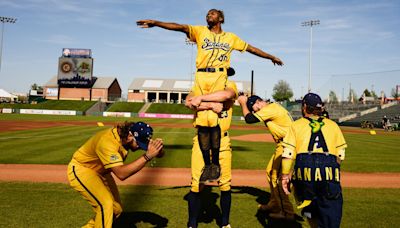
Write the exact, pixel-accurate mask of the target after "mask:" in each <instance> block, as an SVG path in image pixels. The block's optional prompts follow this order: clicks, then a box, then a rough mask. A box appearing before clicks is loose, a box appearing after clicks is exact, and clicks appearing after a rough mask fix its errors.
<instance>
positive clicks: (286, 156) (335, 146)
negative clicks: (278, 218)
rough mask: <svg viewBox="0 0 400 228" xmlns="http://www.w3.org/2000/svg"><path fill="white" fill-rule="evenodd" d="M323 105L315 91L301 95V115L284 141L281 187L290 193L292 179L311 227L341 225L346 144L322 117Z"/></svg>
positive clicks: (331, 125)
mask: <svg viewBox="0 0 400 228" xmlns="http://www.w3.org/2000/svg"><path fill="white" fill-rule="evenodd" d="M322 106H323V103H322V100H321V98H320V97H319V96H318V95H317V94H314V93H308V94H306V95H305V96H304V98H303V102H302V113H303V118H300V119H298V120H296V121H295V122H294V123H293V125H292V126H291V128H290V130H289V132H288V133H287V135H286V136H285V138H284V140H283V146H284V151H283V154H282V157H283V159H282V186H283V190H284V191H285V193H286V194H290V190H289V189H290V188H289V185H288V184H289V181H290V180H291V181H293V185H294V189H295V195H296V197H297V199H298V200H299V201H300V202H302V203H301V205H300V206H299V207H298V208H303V210H302V214H303V215H304V216H306V217H307V218H308V221H309V222H310V225H311V227H340V222H341V218H342V206H343V198H342V190H341V186H340V163H341V162H342V161H343V160H344V158H345V148H346V147H347V144H346V141H345V140H344V137H343V134H342V132H341V130H340V128H339V126H338V125H337V124H336V123H335V122H333V121H332V120H330V119H327V118H325V117H323V116H322ZM294 161H295V165H294V169H293V171H292V166H293V165H292V163H293V162H294ZM290 174H291V175H290Z"/></svg>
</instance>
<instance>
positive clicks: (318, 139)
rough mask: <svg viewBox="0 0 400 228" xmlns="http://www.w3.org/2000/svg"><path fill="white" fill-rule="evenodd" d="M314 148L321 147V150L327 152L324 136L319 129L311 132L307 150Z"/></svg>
mask: <svg viewBox="0 0 400 228" xmlns="http://www.w3.org/2000/svg"><path fill="white" fill-rule="evenodd" d="M314 148H322V151H324V152H328V147H327V146H326V142H325V138H324V135H323V134H322V132H321V131H318V132H317V133H311V138H310V142H309V143H308V151H313V150H314Z"/></svg>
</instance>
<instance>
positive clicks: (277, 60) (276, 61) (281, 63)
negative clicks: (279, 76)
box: [271, 57, 283, 66]
mask: <svg viewBox="0 0 400 228" xmlns="http://www.w3.org/2000/svg"><path fill="white" fill-rule="evenodd" d="M271 61H272V63H273V64H274V65H278V66H282V65H283V62H282V60H280V59H279V58H278V57H274V58H272V59H271Z"/></svg>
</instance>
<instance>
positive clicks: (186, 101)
mask: <svg viewBox="0 0 400 228" xmlns="http://www.w3.org/2000/svg"><path fill="white" fill-rule="evenodd" d="M191 101H192V98H186V100H185V106H186V107H188V108H189V109H191V110H195V109H196V108H195V107H193V105H192V103H191Z"/></svg>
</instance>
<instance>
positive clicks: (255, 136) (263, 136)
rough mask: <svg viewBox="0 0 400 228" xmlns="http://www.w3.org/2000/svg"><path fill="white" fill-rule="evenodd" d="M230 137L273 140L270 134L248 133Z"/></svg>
mask: <svg viewBox="0 0 400 228" xmlns="http://www.w3.org/2000/svg"><path fill="white" fill-rule="evenodd" d="M231 139H234V140H240V141H246V142H275V141H274V138H272V135H271V134H249V135H240V136H232V137H231Z"/></svg>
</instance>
